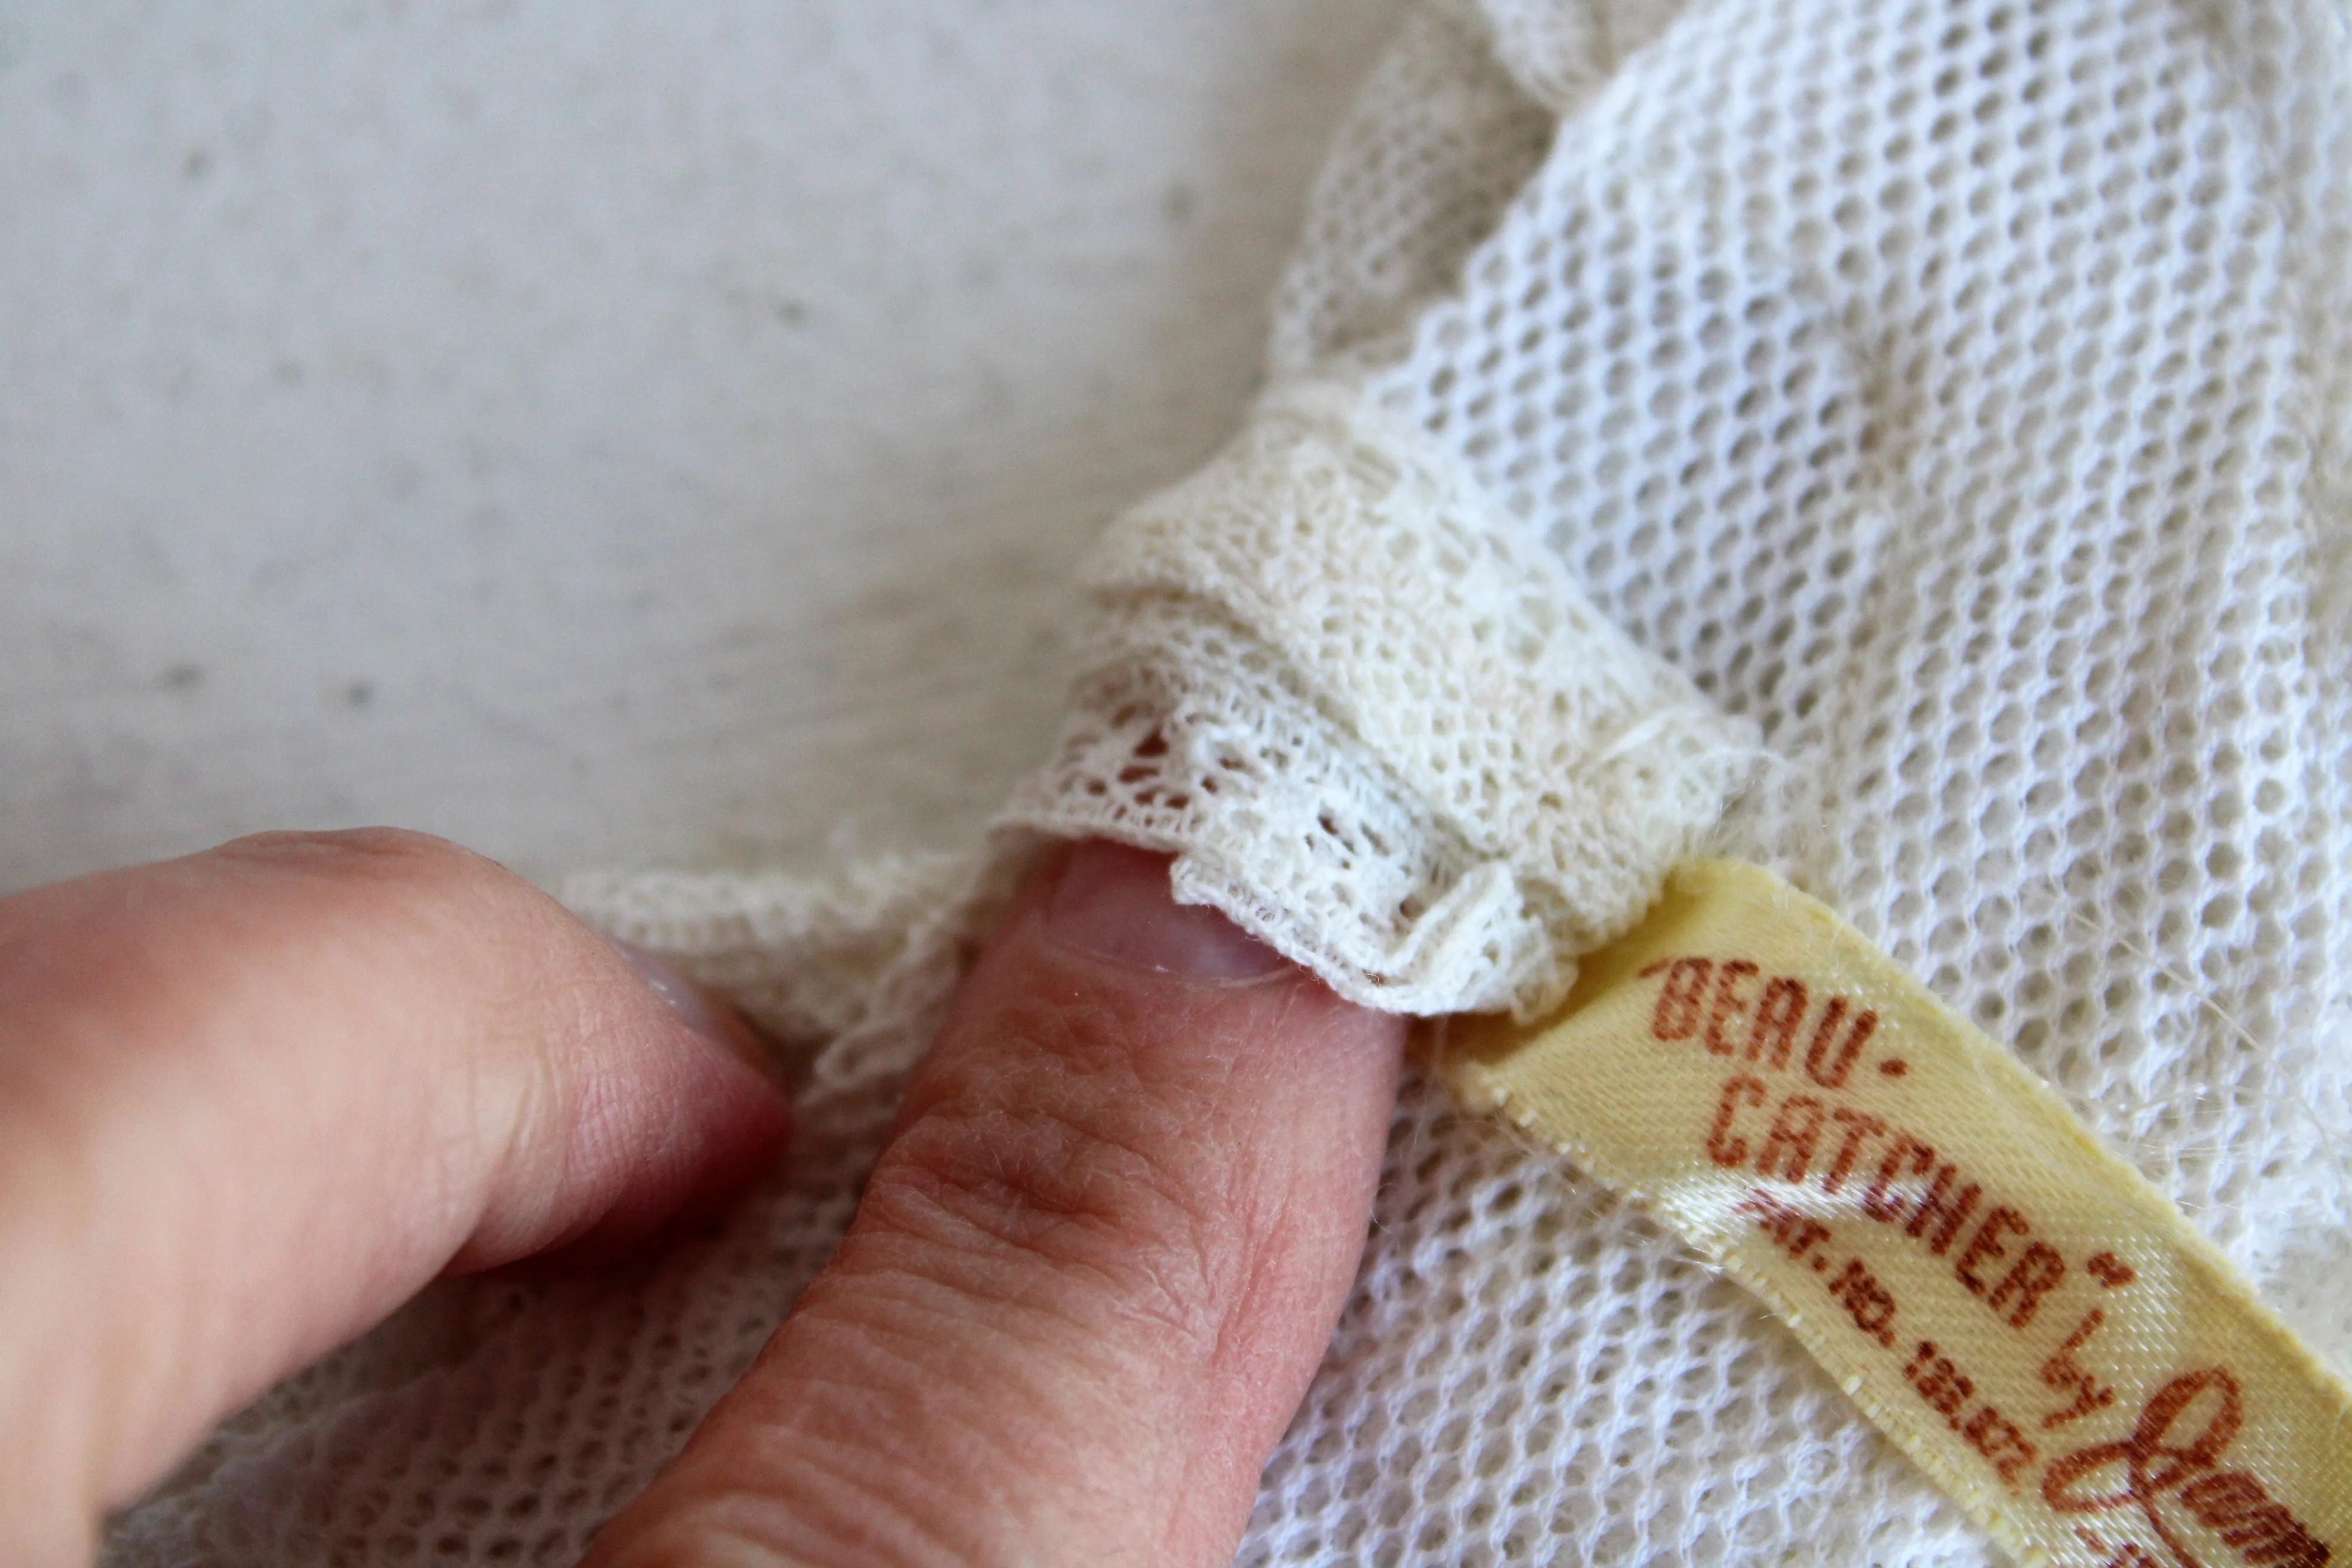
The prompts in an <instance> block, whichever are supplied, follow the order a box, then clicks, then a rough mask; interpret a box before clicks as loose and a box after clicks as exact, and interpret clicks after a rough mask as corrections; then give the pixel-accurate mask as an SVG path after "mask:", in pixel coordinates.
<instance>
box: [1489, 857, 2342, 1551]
mask: <svg viewBox="0 0 2352 1568" xmlns="http://www.w3.org/2000/svg"><path fill="white" fill-rule="evenodd" d="M1444 1064H1445V1069H1446V1071H1447V1072H1448V1074H1449V1076H1450V1077H1451V1078H1452V1079H1453V1082H1454V1087H1455V1089H1456V1091H1457V1092H1460V1093H1461V1094H1462V1095H1463V1097H1464V1098H1465V1099H1466V1100H1467V1101H1469V1102H1470V1103H1474V1104H1477V1105H1481V1106H1484V1107H1487V1108H1490V1109H1495V1110H1498V1111H1500V1112H1502V1113H1505V1114H1507V1115H1508V1116H1509V1117H1510V1118H1511V1119H1512V1120H1514V1121H1516V1122H1517V1123H1518V1124H1521V1125H1522V1126H1524V1127H1526V1128H1527V1129H1528V1130H1529V1131H1530V1132H1532V1133H1534V1134H1537V1135H1538V1136H1540V1137H1542V1138H1543V1139H1544V1140H1545V1141H1546V1142H1548V1143H1549V1144H1551V1145H1553V1146H1554V1147H1556V1148H1558V1149H1559V1150H1560V1151H1561V1152H1562V1153H1564V1154H1566V1155H1569V1156H1570V1158H1571V1159H1573V1160H1574V1161H1575V1162H1576V1163H1577V1164H1578V1165H1580V1166H1582V1167H1583V1168H1585V1169H1587V1170H1588V1171H1590V1172H1591V1173H1592V1174H1593V1175H1595V1176H1600V1177H1601V1178H1602V1179H1604V1180H1607V1181H1610V1182H1613V1183H1616V1184H1619V1185H1621V1186H1625V1187H1628V1188H1631V1189H1632V1190H1633V1191H1635V1192H1637V1193H1640V1194H1642V1195H1643V1196H1644V1197H1647V1198H1649V1199H1650V1200H1651V1201H1652V1203H1653V1204H1654V1206H1655V1207H1657V1208H1658V1209H1659V1210H1660V1211H1661V1212H1663V1213H1664V1216H1665V1217H1666V1218H1668V1219H1670V1220H1671V1221H1672V1222H1673V1223H1674V1224H1675V1226H1676V1227H1677V1228H1679V1229H1680V1230H1681V1232H1682V1234H1683V1235H1684V1236H1685V1238H1686V1239H1688V1240H1689V1241H1691V1242H1692V1243H1693V1244H1694V1245H1696V1247H1697V1248H1698V1249H1700V1250H1701V1251H1703V1252H1705V1253H1706V1255H1707V1256H1708V1257H1709V1258H1712V1259H1713V1260H1716V1261H1717V1263H1719V1264H1721V1265H1722V1267H1723V1268H1724V1269H1725V1270H1727V1271H1728V1272H1729V1273H1730V1274H1731V1275H1732V1276H1733V1277H1735V1278H1736V1279H1738V1281H1740V1282H1741V1283H1743V1284H1745V1285H1746V1286H1748V1288H1749V1289H1750V1290H1752V1291H1755V1292H1756V1293H1757V1294H1758V1295H1759V1296H1761V1297H1762V1298H1763V1299H1764V1301H1765V1302H1766V1303H1767V1304H1768V1305H1769V1306H1770V1307H1771V1309H1772V1310H1773V1311H1774V1312H1776V1313H1778V1314H1779V1315H1780V1317H1781V1318H1782V1319H1783V1320H1784V1321H1786V1322H1788V1324H1789V1326H1790V1328H1792V1329H1794V1330H1795V1331H1796V1333H1797V1336H1798V1338H1799V1339H1801V1340H1802V1341H1803V1342H1804V1344H1805V1346H1806V1348H1807V1349H1808V1350H1810V1351H1811V1353H1812V1354H1813V1355H1814V1356H1815V1357H1816V1358H1817V1359H1818V1360H1819V1361H1820V1362H1821V1363H1822V1365H1823V1366H1825V1367H1827V1368H1828V1369H1829V1371H1830V1372H1831V1373H1832V1375H1834V1376H1835V1377H1836V1378H1837V1379H1838V1381H1839V1382H1840V1383H1841V1384H1842V1385H1843V1386H1844V1387H1845V1389H1846V1391H1847V1392H1848V1393H1849V1394H1851V1395H1852V1396H1853V1398H1854V1400H1855V1401H1856V1403H1858V1404H1859V1405H1860V1406H1862V1408H1863V1409H1864V1411H1865V1412H1866V1413H1867V1414H1868V1415H1869V1416H1870V1417H1871V1419H1872V1420H1874V1421H1875V1422H1876V1423H1877V1424H1878V1426H1879V1427H1880V1428H1881V1429H1882V1430H1884V1431H1885V1433H1886V1434H1887V1435H1888V1436H1889V1437H1892V1438H1894V1439H1895V1442H1896V1443H1898V1444H1900V1445H1901V1446H1902V1447H1903V1448H1904V1449H1905V1450H1906V1452H1908V1453H1909V1454H1910V1455H1911V1457H1912V1458H1914V1459H1916V1461H1917V1462H1918V1463H1919V1465H1920V1466H1921V1467H1922V1468H1923V1469H1926V1470H1927V1473H1928V1475H1929V1476H1931V1477H1932V1478H1933V1479H1935V1480H1936V1481H1937V1484H1939V1485H1940V1486H1942V1487H1943V1488H1944V1489H1945V1490H1947V1491H1948V1492H1949V1493H1950V1494H1951V1496H1952V1497H1953V1499H1954V1500H1957V1501H1958V1502H1959V1503H1960V1504H1961V1505H1962V1506H1963V1507H1964V1508H1966V1509H1968V1510H1969V1512H1970V1513H1971V1514H1973V1515H1974V1516H1975V1517H1976V1519H1977V1520H1978V1521H1979V1522H1980V1523H1982V1524H1983V1525H1984V1526H1985V1528H1986V1529H1987V1530H1989V1531H1990V1532H1991V1534H1992V1536H1993V1538H1994V1539H1995V1540H1996V1541H1998V1542H2000V1544H2001V1545H2002V1546H2003V1547H2005V1548H2006V1549H2008V1550H2009V1551H2010V1552H2012V1553H2014V1554H2015V1555H2016V1556H2018V1557H2019V1558H2021V1559H2022V1560H2023V1561H2024V1562H2026V1563H2067V1564H2083V1565H2084V1568H2237V1565H2239V1564H2246V1565H2249V1568H2315V1565H2317V1564H2320V1563H2327V1562H2329V1561H2331V1560H2332V1559H2334V1558H2336V1556H2338V1555H2339V1554H2341V1555H2343V1556H2344V1558H2345V1559H2346V1560H2347V1562H2352V1391H2347V1388H2346V1387H2345V1385H2344V1384H2343V1383H2342V1382H2341V1381H2340V1380H2339V1379H2337V1378H2336V1376H2334V1375H2332V1374H2331V1373H2330V1372H2329V1371H2328V1370H2327V1369H2326V1367H2324V1366H2323V1365H2322V1364H2320V1363H2319V1362H2318V1361H2317V1360H2316V1359H2315V1357H2314V1356H2313V1355H2312V1354H2311V1353H2310V1352H2309V1351H2308V1350H2307V1349H2306V1348H2305V1347H2304V1346H2303V1345H2302V1344H2301V1343H2299V1342H2298V1341H2297V1340H2296V1339H2295V1338H2294V1334H2293V1333H2291V1332H2290V1331H2289V1330H2288V1329H2287V1328H2286V1327H2285V1326H2284V1324H2282V1323H2281V1322H2278V1320H2277V1319H2275V1318H2273V1316H2272V1315H2271V1314H2270V1313H2269V1312H2267V1311H2265V1310H2264V1309H2263V1307H2262V1306H2261V1305H2260V1303H2258V1302H2257V1301H2255V1300H2254V1299H2253V1297H2252V1295H2251V1294H2250V1293H2249V1292H2248V1291H2247V1289H2246V1287H2245V1286H2244V1285H2243V1284H2242V1282H2240V1281H2239V1280H2238V1279H2237V1278H2236V1276H2235V1275H2233V1274H2232V1273H2231V1271H2230V1269H2229V1266H2228V1265H2227V1264H2226V1263H2225V1262H2224V1261H2223V1260H2222V1259H2221V1256H2220V1254H2219V1253H2218V1252H2216V1251H2215V1250H2214V1249H2213V1248H2212V1247H2211V1246H2210V1244H2209V1243H2207V1242H2206V1241H2205V1240H2204V1239H2203V1238H2201V1237H2200V1236H2199V1235H2197V1234H2196V1233H2195V1232H2194V1231H2193V1230H2191V1229H2190V1228H2189V1225H2188V1223H2187V1221H2185V1220H2184V1219H2183V1218H2181V1216H2180V1214H2179V1211H2178V1210H2176V1209H2175V1208H2173V1207H2172V1206H2171V1205H2170V1204H2168V1202H2166V1200H2165V1199H2164V1198H2163V1197H2160V1196H2159V1195H2158V1193H2157V1191H2156V1190H2155V1189H2154V1188H2153V1187H2151V1186H2148V1185H2147V1182H2146V1181H2144V1180H2142V1179H2141V1177H2140V1176H2139V1175H2138V1174H2137V1172H2135V1171H2133V1170H2131V1169H2130V1168H2129V1167H2128V1166H2125V1165H2124V1164H2123V1163H2122V1162H2121V1161H2120V1160H2118V1159H2116V1157H2115V1156H2113V1155H2110V1154H2108V1153H2107V1152H2106V1151H2105V1149H2103V1148H2101V1147H2100V1146H2099V1145H2097V1144H2096V1143H2095V1142H2094V1141H2093V1140H2092V1138H2091V1136H2090V1134H2088V1133H2087V1132H2085V1131H2084V1128H2083V1127H2082V1125H2081V1124H2079V1123H2077V1122H2076V1121H2075V1120H2074V1116H2073V1115H2072V1114H2071V1113H2069V1112H2068V1111H2067V1110H2066V1108H2065V1107H2064V1106H2063V1104H2062V1103H2060V1102H2059V1100H2058V1099H2057V1097H2056V1096H2055V1095H2053V1093H2051V1092H2050V1091H2049V1090H2048V1089H2046V1088H2045V1087H2043V1086H2042V1084H2041V1083H2040V1082H2037V1081H2036V1080H2035V1079H2034V1078H2032V1076H2031V1075H2030V1074H2029V1073H2028V1072H2027V1071H2025V1070H2024V1069H2023V1068H2021V1067H2020V1066H2019V1065H2018V1064H2017V1062H2016V1061H2014V1060H2013V1059H2012V1058H2011V1056H2010V1054H2009V1053H2008V1052H2007V1051H2004V1050H2002V1049H2001V1048H2000V1047H1999V1046H1997V1045H1995V1044H1994V1043H1993V1042H1992V1041H1991V1040H1988V1039H1986V1038H1985V1037H1984V1036H1983V1035H1982V1034H1980V1033H1979V1032H1978V1031H1977V1030H1975V1029H1973V1028H1971V1027H1970V1026H1969V1025H1968V1024H1967V1023H1965V1022H1963V1021H1962V1020H1961V1019H1958V1018H1957V1017H1955V1016H1954V1015H1953V1014H1952V1013H1951V1012H1950V1011H1948V1009H1945V1008H1944V1007H1943V1006H1942V1005H1941V1004H1939V1003H1938V1002H1937V1000H1936V999H1935V998H1934V997H1932V996H1931V995H1929V994H1928V992H1927V989H1926V988H1924V987H1922V986H1920V985H1918V984H1917V983H1916V982H1915V981H1913V980H1912V979H1911V978H1910V977H1908V976H1906V975H1905V974H1904V973H1903V972H1902V971H1901V970H1900V969H1898V968H1896V967H1895V965H1894V964H1893V963H1892V962H1891V961H1889V960H1888V959H1887V958H1886V957H1885V956H1884V955H1882V954H1881V953H1879V952H1878V950H1877V949H1876V948H1875V947H1874V946H1872V945H1871V944H1870V943H1869V942H1868V941H1867V940H1865V939H1864V937H1863V936H1861V934H1860V933H1858V932H1856V931H1855V930H1853V927H1851V926H1849V925H1846V924H1845V923H1844V922H1843V921H1842V920H1840V919H1839V918H1838V917H1837V916H1836V915H1834V914H1832V912H1831V911H1830V910H1828V909H1827V908H1825V907H1824V906H1822V904H1818V903H1816V902H1814V901H1813V900H1812V899H1811V898H1808V897H1807V896H1805V895H1804V894H1801V893H1799V892H1797V891H1796V890H1795V889H1793V888H1791V887H1790V886H1788V885H1787V884H1786V883H1782V882H1781V881H1780V880H1779V879H1778V878H1776V877H1774V876H1772V875H1771V874H1769V873H1766V872H1763V871H1759V870H1758V869H1756V868H1755V867H1753V866H1747V865H1739V864H1734V863H1731V862H1700V863H1697V864H1694V865H1690V866H1686V867H1685V868H1684V869H1683V870H1681V871H1680V872H1678V873H1675V877H1674V878H1673V879H1672V881H1671V883H1669V886H1668V888H1667V892H1666V894H1665V896H1664V899H1662V900H1661V901H1660V903H1659V904H1658V905H1657V907H1656V908H1655V909H1654V910H1653V911H1652V912H1651V913H1650V915H1649V916H1648V917H1647V918H1646V919H1645V920H1644V921H1643V923H1642V924H1641V925H1639V926H1637V927H1636V928H1635V929H1634V930H1633V932H1632V933H1631V934H1630V935H1628V936H1625V937H1624V938H1623V939H1622V940H1621V941H1619V942H1617V943H1615V944H1614V945H1612V946H1610V947H1609V948H1607V949H1605V950H1603V951H1602V952H1600V953H1597V954H1594V955H1593V956H1591V957H1590V958H1588V959H1586V960H1585V963H1584V968H1583V973H1582V976H1581V977H1580V980H1579V981H1578V984H1577V987H1576V989H1575V990H1574V992H1573V993H1572V994H1571V995H1570V997H1569V999H1568V1001H1567V1003H1566V1004H1565V1006H1564V1007H1563V1008H1562V1009H1561V1011H1560V1012H1559V1014H1558V1015H1556V1016H1555V1017H1553V1018H1551V1019H1548V1020H1546V1021H1544V1022H1541V1023H1538V1024H1535V1025H1514V1024H1510V1023H1508V1022H1507V1021H1503V1020H1486V1019H1480V1020H1475V1021H1473V1022H1472V1023H1470V1024H1469V1025H1467V1026H1466V1027H1465V1026H1464V1025H1461V1024H1459V1023H1457V1024H1456V1025H1455V1026H1454V1028H1453V1029H1451V1030H1449V1031H1448V1036H1447V1038H1446V1040H1445V1041H1444Z"/></svg>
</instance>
